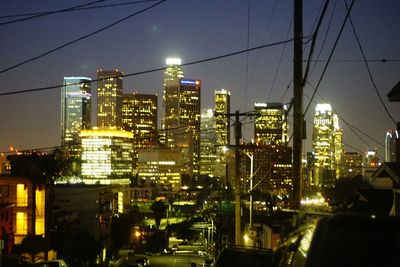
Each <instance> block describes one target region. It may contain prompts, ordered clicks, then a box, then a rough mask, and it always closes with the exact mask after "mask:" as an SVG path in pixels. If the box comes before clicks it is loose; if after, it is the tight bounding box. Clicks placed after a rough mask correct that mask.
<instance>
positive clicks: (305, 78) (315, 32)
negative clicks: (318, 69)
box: [302, 0, 330, 86]
mask: <svg viewBox="0 0 400 267" xmlns="http://www.w3.org/2000/svg"><path fill="white" fill-rule="evenodd" d="M329 2H330V0H325V4H324V7H323V9H322V12H321V16H320V18H319V20H318V23H317V26H316V28H315V31H314V33H313V34H312V41H311V47H310V51H309V53H308V59H307V64H306V68H305V72H304V74H303V81H302V86H304V85H305V83H306V80H307V78H308V73H309V71H310V65H311V62H310V59H312V57H313V55H314V49H315V44H316V41H317V36H318V32H319V29H320V27H321V25H322V21H323V20H324V18H325V13H326V10H327V9H328V6H329Z"/></svg>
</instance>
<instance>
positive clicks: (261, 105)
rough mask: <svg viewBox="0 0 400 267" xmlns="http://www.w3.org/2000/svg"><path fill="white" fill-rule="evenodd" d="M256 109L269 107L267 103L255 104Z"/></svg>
mask: <svg viewBox="0 0 400 267" xmlns="http://www.w3.org/2000/svg"><path fill="white" fill-rule="evenodd" d="M254 107H257V108H266V107H267V103H254Z"/></svg>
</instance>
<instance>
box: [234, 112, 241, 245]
mask: <svg viewBox="0 0 400 267" xmlns="http://www.w3.org/2000/svg"><path fill="white" fill-rule="evenodd" d="M239 118H240V114H239V111H238V110H236V112H235V245H236V246H240V245H241V244H242V225H241V202H242V201H241V195H240V194H241V193H242V192H241V186H240V184H241V183H240V168H239V164H240V155H239V153H240V152H239V146H240V138H242V123H241V122H240V120H239Z"/></svg>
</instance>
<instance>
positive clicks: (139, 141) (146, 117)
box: [122, 93, 158, 149]
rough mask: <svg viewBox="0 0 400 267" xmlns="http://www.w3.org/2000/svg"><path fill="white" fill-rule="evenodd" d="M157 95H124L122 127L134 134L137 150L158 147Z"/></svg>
mask: <svg viewBox="0 0 400 267" xmlns="http://www.w3.org/2000/svg"><path fill="white" fill-rule="evenodd" d="M157 106H158V105H157V95H153V94H138V93H132V94H123V97H122V125H123V129H124V130H125V131H130V132H132V133H133V139H134V145H135V148H136V149H139V148H146V147H154V146H156V145H157V140H158V136H157Z"/></svg>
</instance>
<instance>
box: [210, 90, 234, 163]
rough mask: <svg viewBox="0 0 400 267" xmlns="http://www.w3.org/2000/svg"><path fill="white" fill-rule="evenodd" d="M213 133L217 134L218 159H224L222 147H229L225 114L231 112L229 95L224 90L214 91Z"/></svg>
mask: <svg viewBox="0 0 400 267" xmlns="http://www.w3.org/2000/svg"><path fill="white" fill-rule="evenodd" d="M214 101H215V128H216V129H215V131H216V134H217V142H216V144H217V151H218V154H219V157H220V159H221V160H222V159H224V158H225V156H224V154H225V153H224V152H223V151H222V148H223V146H226V145H229V142H230V138H231V136H230V129H229V117H228V116H226V114H228V113H230V112H231V93H230V92H229V91H227V90H225V89H221V90H215V92H214Z"/></svg>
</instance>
